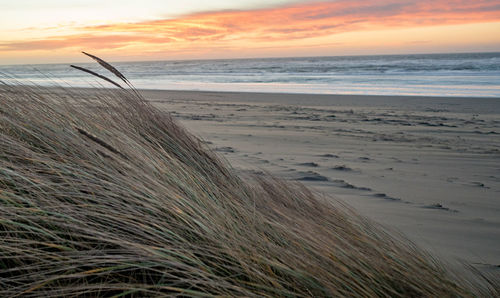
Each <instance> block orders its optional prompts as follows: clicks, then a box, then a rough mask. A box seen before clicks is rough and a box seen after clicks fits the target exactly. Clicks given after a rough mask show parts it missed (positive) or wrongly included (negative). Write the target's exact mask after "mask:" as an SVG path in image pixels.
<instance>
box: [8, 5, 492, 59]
mask: <svg viewBox="0 0 500 298" xmlns="http://www.w3.org/2000/svg"><path fill="white" fill-rule="evenodd" d="M498 21H500V4H499V3H498V1H497V0H476V1H470V0H469V1H463V0H453V1H444V0H434V1H430V0H421V1H417V0H413V1H409V0H398V1H396V0H393V1H391V0H389V1H387V0H364V1H361V0H354V1H352V0H341V1H335V2H312V3H311V2H310V3H305V4H301V5H294V6H287V7H278V8H273V9H260V10H249V11H221V12H206V13H198V14H193V15H188V16H184V17H180V18H176V19H165V20H156V21H148V22H141V23H123V24H108V25H102V26H92V27H85V28H77V31H78V33H74V34H69V35H66V36H58V37H46V38H41V39H38V40H22V41H10V42H9V41H4V42H0V51H11V52H12V51H36V50H54V49H65V48H75V47H76V48H79V49H87V50H112V49H123V50H124V51H125V50H126V51H128V52H130V53H133V52H140V51H141V49H142V50H144V49H148V48H157V49H158V50H172V51H175V50H180V49H196V48H200V47H207V48H223V47H230V48H238V47H243V48H244V47H253V46H257V43H259V46H261V47H262V46H267V47H272V46H275V47H280V46H281V47H283V46H284V45H285V44H286V43H290V42H297V41H301V42H302V43H303V44H304V45H307V42H308V39H317V38H321V37H326V36H335V35H336V34H341V33H346V32H360V31H375V30H386V29H390V28H413V27H424V26H442V25H452V24H470V23H484V22H498ZM478 34H480V33H478ZM497 39H498V37H497ZM330 42H334V40H333V39H332V40H330ZM381 42H384V41H383V40H382V41H381ZM0 55H1V54H0Z"/></svg>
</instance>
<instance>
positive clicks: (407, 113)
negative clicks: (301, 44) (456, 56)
mask: <svg viewBox="0 0 500 298" xmlns="http://www.w3.org/2000/svg"><path fill="white" fill-rule="evenodd" d="M144 95H145V96H146V97H147V98H148V99H149V100H152V101H154V102H155V104H156V105H157V106H158V107H160V108H162V109H165V110H168V111H170V112H172V114H173V115H174V116H175V117H176V118H178V119H179V120H180V121H181V123H182V124H184V125H185V126H186V127H188V128H189V129H190V131H191V132H192V133H194V134H196V135H198V136H200V137H201V138H202V139H203V140H205V141H206V142H207V143H208V144H210V146H211V147H213V148H215V149H216V150H217V151H219V152H220V153H221V154H223V155H224V156H225V157H226V158H227V159H228V160H229V161H230V162H231V164H232V165H233V166H234V167H235V168H236V169H239V170H241V171H268V172H271V173H273V174H275V175H278V176H281V177H284V178H286V179H292V180H298V181H301V182H303V183H305V184H306V185H308V186H311V187H314V188H315V189H317V190H320V191H322V192H324V193H327V194H330V195H331V196H333V197H335V198H339V199H342V200H344V201H345V202H347V203H348V204H350V205H351V206H353V207H355V208H356V209H357V210H358V211H359V212H360V213H362V214H364V215H366V216H368V217H370V218H372V219H374V220H375V221H377V222H379V223H382V224H384V225H385V226H387V227H389V228H390V229H395V230H398V231H401V232H403V233H404V234H405V235H406V236H407V237H409V238H410V239H411V240H413V241H414V242H416V243H417V244H418V245H420V246H421V247H423V248H425V249H427V250H429V251H430V252H432V253H433V254H435V255H437V256H439V257H441V258H444V259H445V260H448V261H450V262H454V261H456V260H464V261H466V262H468V263H472V264H474V265H476V266H477V267H478V268H480V269H482V270H487V271H493V272H496V273H498V272H499V271H500V267H499V266H500V99H496V98H489V99H488V98H439V97H437V98H430V97H398V96H395V97H390V96H340V95H300V94H263V93H231V92H196V91H144Z"/></svg>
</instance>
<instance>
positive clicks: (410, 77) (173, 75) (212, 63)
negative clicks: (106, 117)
mask: <svg viewBox="0 0 500 298" xmlns="http://www.w3.org/2000/svg"><path fill="white" fill-rule="evenodd" d="M113 64H114V65H115V66H116V67H117V68H118V69H119V70H120V71H122V72H123V73H124V74H125V76H127V77H128V78H129V80H130V81H132V82H133V84H134V85H135V86H136V87H138V88H145V89H165V90H207V91H248V92H285V93H314V94H373V95H429V96H475V97H500V53H472V54H429V55H389V56H350V57H304V58H265V59H232V60H189V61H153V62H151V61H149V62H117V63H113ZM78 65H80V66H83V67H87V68H89V69H92V70H95V71H98V72H101V73H103V72H104V71H103V70H102V69H100V68H99V67H98V66H96V65H95V64H90V63H89V64H85V63H81V64H78ZM0 72H2V73H8V74H10V75H13V76H15V78H16V80H18V81H20V82H22V83H26V82H34V83H37V84H42V85H52V84H63V85H64V84H66V83H68V84H70V85H72V86H82V87H83V86H96V85H98V84H100V83H101V82H99V83H98V82H96V80H94V79H93V78H90V77H89V76H88V75H87V74H85V73H82V72H80V71H77V70H75V69H72V68H70V67H69V66H68V64H45V65H13V66H0ZM82 78H84V79H83V80H82Z"/></svg>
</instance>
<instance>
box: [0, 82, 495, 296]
mask: <svg viewBox="0 0 500 298" xmlns="http://www.w3.org/2000/svg"><path fill="white" fill-rule="evenodd" d="M118 75H119V74H118ZM122 79H124V78H122ZM124 82H127V81H126V80H125V79H124ZM478 283H479V281H478V279H476V278H474V279H472V280H468V281H466V280H458V278H457V277H456V276H453V275H451V273H450V272H448V271H447V270H446V268H445V267H443V266H441V265H439V264H438V262H436V261H434V260H433V259H432V257H430V256H429V255H427V254H426V253H424V252H422V251H420V250H419V249H417V248H416V247H414V246H413V245H412V244H411V243H410V242H409V241H407V240H405V239H402V238H401V237H399V236H391V235H389V234H388V233H386V232H385V231H384V230H383V229H382V228H380V227H378V226H377V225H375V224H374V223H372V222H370V221H369V220H367V219H365V218H363V217H361V216H359V215H357V214H356V213H354V212H353V211H352V210H350V209H349V208H347V207H345V206H342V205H341V204H337V205H335V206H334V205H333V204H332V203H331V200H327V199H326V198H324V197H322V196H320V195H318V194H314V193H313V192H311V191H310V190H308V189H306V188H305V187H304V186H302V185H300V184H295V183H289V182H284V181H281V180H278V179H276V178H273V177H269V176H251V175H248V176H239V175H238V174H237V173H236V172H235V170H233V169H232V168H231V167H230V166H229V165H227V164H226V162H225V161H222V160H220V159H219V158H218V156H217V155H216V154H215V153H214V152H212V151H211V150H209V149H208V148H206V146H205V145H203V143H202V142H200V140H198V139H197V138H196V137H193V136H192V135H190V134H189V133H188V132H186V131H185V130H184V129H183V128H182V127H181V126H179V125H178V124H176V123H175V121H174V120H173V119H172V118H171V116H170V115H168V114H167V113H164V112H161V111H159V110H158V109H156V108H155V107H153V106H152V105H150V104H149V103H148V102H147V101H145V100H144V99H143V98H142V97H141V96H140V94H139V93H137V92H136V91H135V90H133V89H127V90H125V89H115V90H114V91H111V90H109V89H108V90H105V89H103V90H100V91H88V90H87V91H85V90H77V89H53V88H52V89H48V88H41V87H26V86H22V87H21V86H11V85H0V296H1V297H9V296H37V297H38V296H74V295H83V296H113V295H115V296H117V297H119V296H162V295H184V296H185V295H187V296H197V295H200V296H211V295H226V296H257V295H258V296H360V297H369V296H382V297H387V296H391V297H395V296H414V297H421V296H436V297H457V296H458V297H461V296H465V297H467V296H477V295H479V296H483V295H484V296H486V295H497V294H498V293H497V292H496V293H495V292H493V291H494V289H493V288H491V287H490V288H488V287H487V286H479V285H478ZM481 284H482V285H483V283H481ZM488 291H489V292H488Z"/></svg>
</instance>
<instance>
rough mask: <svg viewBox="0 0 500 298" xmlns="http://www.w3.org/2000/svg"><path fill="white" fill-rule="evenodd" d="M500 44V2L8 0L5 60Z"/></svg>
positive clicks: (1, 49)
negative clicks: (95, 55) (84, 52)
mask: <svg viewBox="0 0 500 298" xmlns="http://www.w3.org/2000/svg"><path fill="white" fill-rule="evenodd" d="M82 50H84V51H88V52H91V53H94V54H97V55H99V56H101V57H103V58H105V59H107V60H109V61H125V60H160V59H212V58H252V57H283V56H328V55H359V54H405V53H436V52H482V51H500V1H499V0H474V1H471V0H451V1H444V0H418V1H417V0H384V1H382V0H337V1H311V0H302V1H300V0H293V1H292V0H267V1H264V0H237V1H236V0H235V1H227V0H211V1H203V0H183V1H179V0H176V1H169V0H164V1H160V0H142V1H132V0H120V1H114V0H113V1H109V0H108V1H103V0H99V1H97V0H72V1H66V0H46V1H38V0H17V1H11V0H0V64H22V63H53V62H78V61H86V59H85V58H84V57H83V56H82V55H81V54H80V51H82Z"/></svg>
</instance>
